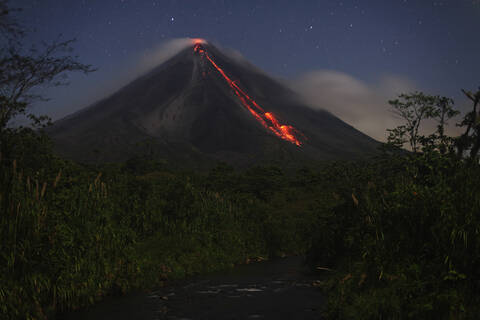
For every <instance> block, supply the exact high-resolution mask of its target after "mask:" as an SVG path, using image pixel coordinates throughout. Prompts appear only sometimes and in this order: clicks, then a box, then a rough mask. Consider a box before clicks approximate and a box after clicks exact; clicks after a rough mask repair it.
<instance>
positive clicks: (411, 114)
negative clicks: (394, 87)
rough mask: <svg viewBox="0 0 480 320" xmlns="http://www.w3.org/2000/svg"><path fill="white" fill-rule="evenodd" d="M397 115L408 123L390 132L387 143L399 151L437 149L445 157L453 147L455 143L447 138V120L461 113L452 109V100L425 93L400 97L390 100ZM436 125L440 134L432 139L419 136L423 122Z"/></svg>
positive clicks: (431, 136) (433, 134)
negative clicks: (432, 121) (426, 121)
mask: <svg viewBox="0 0 480 320" xmlns="http://www.w3.org/2000/svg"><path fill="white" fill-rule="evenodd" d="M389 103H390V105H391V106H392V108H393V112H394V114H396V115H397V116H399V117H400V119H402V120H404V121H405V123H404V124H402V125H399V126H397V127H396V128H394V129H388V130H387V131H388V132H389V137H388V142H389V144H391V145H394V146H396V147H402V146H403V145H404V144H405V143H409V144H410V148H411V149H412V151H413V152H414V153H417V152H418V151H420V147H422V149H430V150H431V149H434V150H438V151H439V152H440V153H442V154H444V153H446V151H447V149H451V148H452V147H451V146H452V139H451V138H450V137H448V136H447V135H446V134H445V126H446V125H447V123H448V120H449V119H451V118H453V117H454V116H456V115H457V114H458V113H459V112H458V111H457V110H455V109H454V108H453V100H452V99H450V98H447V97H440V96H430V95H425V94H424V93H422V92H414V93H411V94H401V95H399V97H398V99H395V100H390V101H389ZM427 119H432V120H434V121H435V122H437V130H436V131H435V132H434V133H432V134H430V135H429V136H424V135H421V134H420V129H421V124H422V122H423V121H424V120H427Z"/></svg>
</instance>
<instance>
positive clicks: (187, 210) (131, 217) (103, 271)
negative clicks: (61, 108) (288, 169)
mask: <svg viewBox="0 0 480 320" xmlns="http://www.w3.org/2000/svg"><path fill="white" fill-rule="evenodd" d="M24 138H25V139H28V137H24ZM45 161H46V162H45ZM25 162H27V163H30V164H32V163H36V164H38V165H35V167H34V168H32V167H28V166H25ZM0 165H1V171H0V172H1V177H0V179H1V185H0V234H1V238H2V241H1V245H0V283H1V287H0V315H2V318H6V319H21V318H27V319H42V318H46V317H52V316H53V315H54V314H55V313H56V312H58V311H61V310H69V309H75V308H78V307H81V306H85V305H87V304H90V303H93V302H95V301H97V300H98V299H100V298H101V297H102V296H104V295H105V294H115V293H117V292H118V293H120V292H126V291H127V290H130V289H132V288H148V287H152V286H156V285H161V284H162V282H163V281H164V280H166V279H172V278H177V277H183V276H185V275H191V274H195V273H200V272H206V271H211V270H215V269H221V268H226V267H229V266H232V265H234V264H238V263H245V262H248V261H249V260H255V259H258V258H259V257H262V258H268V257H270V256H272V255H284V254H292V253H302V252H305V250H306V248H307V247H309V243H310V239H311V236H310V235H311V234H312V233H313V232H316V229H315V227H314V224H312V222H313V221H314V220H315V217H316V216H317V214H318V212H317V209H316V208H313V207H312V208H308V207H307V206H308V205H309V204H313V203H314V202H315V201H317V200H318V199H316V198H315V196H314V193H313V190H312V191H308V189H310V188H312V186H309V185H308V184H306V183H305V181H303V178H302V177H303V176H302V175H300V176H299V178H289V177H287V176H286V175H285V173H283V172H282V171H281V170H280V169H278V168H272V167H264V168H260V167H259V168H254V169H251V170H249V171H247V172H243V173H241V172H236V171H234V170H233V169H232V168H229V167H228V166H219V167H218V168H216V169H215V170H212V171H211V172H209V173H204V174H200V173H186V172H173V171H168V170H165V169H162V168H161V167H160V166H161V164H158V163H156V162H154V161H144V160H142V159H137V160H136V161H132V162H130V163H127V164H124V165H106V166H103V167H101V168H100V167H86V166H80V165H78V164H75V163H71V162H67V161H64V160H61V159H58V158H56V157H54V156H53V155H51V154H50V155H49V154H43V155H42V154H40V153H38V154H26V155H25V157H24V158H21V157H20V158H19V160H13V161H9V160H8V159H3V160H2V162H1V163H0ZM32 165H33V164H32ZM296 179H299V180H298V181H297V180H296ZM304 189H305V190H306V191H308V192H304V191H303V190H304ZM302 199H305V200H308V201H302ZM292 200H294V201H292Z"/></svg>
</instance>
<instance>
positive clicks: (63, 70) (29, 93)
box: [0, 0, 94, 156]
mask: <svg viewBox="0 0 480 320" xmlns="http://www.w3.org/2000/svg"><path fill="white" fill-rule="evenodd" d="M19 10H20V9H16V8H14V9H12V8H10V6H9V4H8V1H7V0H0V43H1V44H2V45H1V46H0V152H1V154H3V155H4V156H5V155H6V153H8V150H5V148H6V145H8V143H6V139H7V138H8V136H10V135H11V134H13V133H15V132H16V131H15V129H12V128H8V124H9V122H10V121H11V120H12V119H13V118H15V117H17V116H26V117H27V118H29V119H30V120H31V125H32V126H34V127H35V126H37V127H38V126H40V127H42V126H44V125H45V124H46V123H48V122H49V118H48V117H47V116H40V117H38V116H36V115H34V114H32V113H29V111H28V109H29V107H30V105H31V104H32V102H34V101H38V100H45V97H44V96H43V95H42V94H39V93H38V89H39V88H40V87H43V88H44V87H48V86H60V85H66V84H67V83H68V82H67V72H69V71H81V72H84V73H89V72H92V71H94V69H93V68H92V67H91V66H90V65H86V64H82V63H80V62H79V61H78V57H77V56H72V55H71V53H72V47H71V45H72V43H73V42H74V41H75V40H65V41H63V40H61V39H60V37H58V38H57V40H55V41H53V42H51V43H45V42H43V43H42V44H41V46H40V47H39V46H31V47H30V48H26V47H25V45H24V44H23V43H22V39H23V36H24V34H25V30H24V29H23V28H22V26H20V25H19V24H18V23H17V21H16V20H15V19H14V17H13V16H12V13H14V12H16V11H19ZM19 130H20V131H21V130H24V128H20V129H19Z"/></svg>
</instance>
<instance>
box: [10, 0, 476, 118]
mask: <svg viewBox="0 0 480 320" xmlns="http://www.w3.org/2000/svg"><path fill="white" fill-rule="evenodd" d="M10 3H11V5H13V6H19V7H23V8H24V10H23V12H22V13H21V14H20V16H19V20H20V21H21V22H22V23H23V24H24V25H25V26H26V27H28V28H29V29H31V30H32V32H31V33H30V35H29V37H28V38H27V40H26V41H27V42H38V41H39V40H52V39H55V38H56V37H57V36H58V35H59V34H60V33H61V34H63V38H64V39H70V38H76V39H77V42H76V43H75V44H74V48H75V53H76V54H78V56H79V58H80V60H81V61H82V62H84V63H88V64H92V65H93V66H95V67H97V68H98V69H99V70H98V71H97V72H95V73H94V74H90V75H88V76H84V75H80V74H79V75H72V76H71V77H70V79H71V84H70V86H68V87H62V88H55V89H51V90H49V91H48V92H47V94H48V96H49V97H50V98H52V100H51V101H49V102H47V103H43V104H40V105H37V106H36V111H37V112H40V113H42V112H43V113H48V114H50V115H51V116H53V118H58V117H60V116H64V115H66V114H68V113H71V112H72V111H74V110H77V109H79V108H82V107H85V106H86V105H87V104H89V103H91V102H92V101H94V100H96V99H99V98H102V97H103V96H104V95H105V94H106V93H107V92H111V91H112V90H113V89H114V87H115V86H116V85H118V83H119V82H118V79H119V78H122V77H125V78H128V73H129V72H130V71H129V70H132V69H134V68H135V67H136V65H137V64H138V63H139V60H141V58H142V56H143V55H145V54H146V53H148V52H152V51H154V50H155V48H158V47H159V46H161V44H162V43H164V42H166V41H168V40H171V39H175V38H184V37H193V38H195V37H200V38H204V39H206V40H208V41H212V42H215V43H219V44H220V45H221V46H223V47H229V48H233V49H235V50H237V51H239V52H240V53H242V54H243V55H244V57H246V58H247V59H248V60H250V61H251V62H252V63H253V64H255V65H257V66H258V67H260V68H261V69H263V70H264V71H266V72H267V73H269V74H271V75H273V76H276V77H278V78H281V79H283V80H285V81H290V82H295V81H296V79H303V78H302V77H303V75H305V74H309V73H311V72H315V71H319V70H323V71H325V70H329V72H330V73H328V74H334V75H335V76H336V77H337V78H338V76H339V75H341V77H344V78H342V79H349V80H348V81H353V82H354V83H356V84H359V85H361V86H363V87H364V88H369V89H365V90H372V92H373V91H374V90H378V88H382V81H384V79H386V78H388V79H391V78H395V79H402V83H408V85H407V86H406V87H408V88H414V89H418V90H423V91H425V92H426V93H430V94H441V95H445V96H450V97H453V98H455V99H456V100H457V101H458V102H459V107H461V108H464V106H463V101H465V100H464V99H462V98H461V93H460V89H461V88H466V89H470V90H473V89H476V88H478V86H479V85H480V59H479V58H478V57H479V54H480V41H479V40H480V32H479V30H480V23H479V21H480V1H478V0H474V1H472V0H447V1H430V0H388V1H387V0H364V1H353V0H351V1H348V0H344V1H313V0H312V1H292V0H288V1H283V0H282V1H248V0H242V1H226V0H224V1H212V0H201V1H200V0H197V1H180V0H177V1H175V0H165V1H135V0H102V1H93V0H92V1H88V0H83V1H80V0H78V1H77V0H63V1H61V0H41V1H32V0H16V1H11V2H10ZM323 75H325V73H323ZM348 81H347V82H348ZM298 83H303V82H301V81H300V80H299V82H298ZM342 83H343V85H345V83H344V82H342ZM297 85H298V84H297ZM399 90H400V89H399ZM394 91H395V90H394ZM370 93H371V92H370ZM370 93H369V94H370ZM390 98H393V97H390ZM353 100H355V99H353ZM354 107H356V106H352V107H351V108H354ZM358 108H361V106H358ZM347 118H348V117H347ZM352 121H353V120H352ZM353 122H354V121H353ZM360 127H361V126H360Z"/></svg>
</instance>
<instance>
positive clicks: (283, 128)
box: [193, 42, 302, 146]
mask: <svg viewBox="0 0 480 320" xmlns="http://www.w3.org/2000/svg"><path fill="white" fill-rule="evenodd" d="M193 50H194V51H195V52H196V53H198V54H200V55H201V56H202V57H203V56H204V57H206V58H207V60H208V61H210V63H211V64H212V66H213V67H215V69H217V71H218V72H219V73H220V74H221V75H222V77H223V78H224V79H225V81H226V82H227V83H228V85H229V86H230V88H232V90H233V92H234V93H235V95H236V96H237V97H238V98H239V99H240V101H241V103H242V104H243V106H244V107H245V108H246V109H247V110H248V111H249V112H250V113H251V114H252V115H253V116H254V117H255V119H257V121H258V122H260V124H261V125H262V126H264V127H265V128H267V129H268V130H270V131H272V132H273V133H274V134H275V135H277V136H278V137H279V138H281V139H283V140H286V141H289V142H291V143H293V144H295V145H297V146H301V145H302V142H301V141H300V140H299V139H298V136H299V135H302V134H301V133H299V132H298V131H297V130H296V129H295V128H294V127H292V126H290V125H285V124H281V123H280V122H279V121H278V119H277V118H276V117H275V115H274V114H273V113H271V112H265V110H264V109H263V108H262V107H260V106H259V105H258V104H257V103H256V102H255V100H253V99H252V98H250V96H248V94H246V93H245V92H244V91H243V90H242V89H241V88H240V87H239V86H238V85H237V84H236V83H235V81H232V79H230V77H229V76H227V74H226V73H225V72H224V71H223V69H222V68H220V67H219V66H218V65H217V64H216V63H215V61H213V60H212V58H210V56H209V54H208V53H207V51H206V50H205V48H204V47H203V46H202V45H201V42H196V43H195V46H194V47H193Z"/></svg>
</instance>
